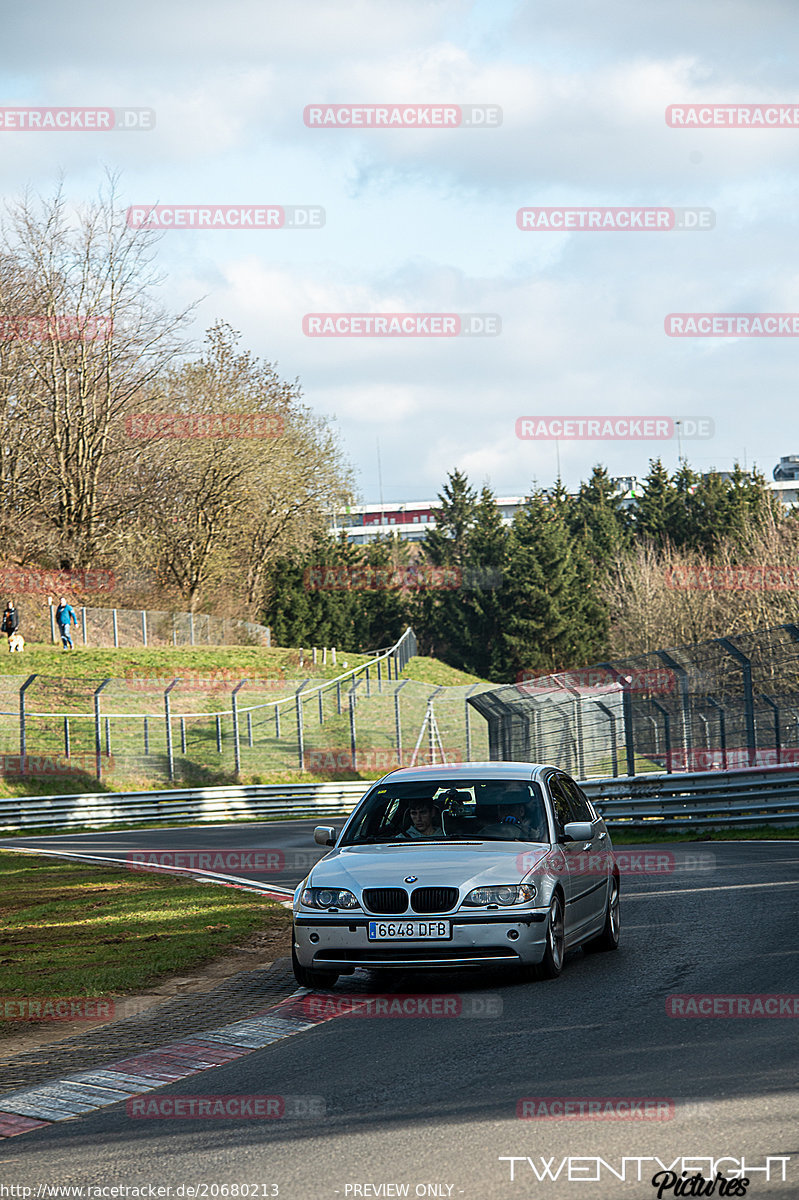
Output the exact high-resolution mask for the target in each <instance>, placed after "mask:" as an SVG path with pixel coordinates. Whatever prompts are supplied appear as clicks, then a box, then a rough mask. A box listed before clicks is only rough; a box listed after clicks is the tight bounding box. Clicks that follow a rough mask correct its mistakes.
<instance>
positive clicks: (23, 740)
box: [19, 675, 36, 775]
mask: <svg viewBox="0 0 799 1200" xmlns="http://www.w3.org/2000/svg"><path fill="white" fill-rule="evenodd" d="M35 678H36V676H35V675H29V676H28V678H27V679H26V680H25V682H24V683H23V685H22V687H21V688H20V689H19V769H20V774H21V775H24V774H25V749H26V745H27V736H26V729H25V692H26V691H27V689H28V688H29V687H30V685H31V684H32V683H33V681H34V679H35Z"/></svg>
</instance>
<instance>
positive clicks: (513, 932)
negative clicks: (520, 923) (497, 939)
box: [508, 929, 519, 942]
mask: <svg viewBox="0 0 799 1200" xmlns="http://www.w3.org/2000/svg"><path fill="white" fill-rule="evenodd" d="M518 936H519V931H518V929H509V930H508V937H509V938H510V940H511V941H512V942H515V941H516V939H517V938H518Z"/></svg>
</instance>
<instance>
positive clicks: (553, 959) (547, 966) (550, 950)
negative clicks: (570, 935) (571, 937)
mask: <svg viewBox="0 0 799 1200" xmlns="http://www.w3.org/2000/svg"><path fill="white" fill-rule="evenodd" d="M564 952H565V931H564V927H563V897H562V896H561V894H560V892H555V895H554V896H553V897H552V902H551V904H550V906H549V916H548V918H547V948H546V950H545V951H544V957H543V958H542V960H541V962H540V963H538V965H537V966H535V967H534V968H533V971H532V976H533V978H534V979H557V977H558V975H560V973H561V971H562V970H563V956H564Z"/></svg>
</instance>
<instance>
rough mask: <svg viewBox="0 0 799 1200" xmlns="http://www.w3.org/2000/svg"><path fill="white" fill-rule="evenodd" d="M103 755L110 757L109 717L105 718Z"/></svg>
mask: <svg viewBox="0 0 799 1200" xmlns="http://www.w3.org/2000/svg"><path fill="white" fill-rule="evenodd" d="M105 756H106V758H110V757H111V718H110V717H106V718H105Z"/></svg>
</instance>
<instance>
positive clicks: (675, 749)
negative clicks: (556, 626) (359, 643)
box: [469, 624, 799, 779]
mask: <svg viewBox="0 0 799 1200" xmlns="http://www.w3.org/2000/svg"><path fill="white" fill-rule="evenodd" d="M469 703H470V704H471V705H472V706H473V707H474V708H475V709H476V710H477V711H478V712H479V713H481V714H482V715H483V716H484V717H485V718H486V720H487V722H488V725H489V744H490V754H491V758H497V759H510V760H515V761H533V762H557V763H558V764H559V765H561V766H562V767H563V768H564V770H567V771H570V772H571V773H572V774H574V775H576V776H577V777H579V778H581V779H585V778H587V777H591V776H608V775H612V776H619V775H621V774H626V775H635V774H638V773H641V772H651V771H665V772H667V773H672V772H674V771H703V770H717V769H718V770H725V771H726V770H732V769H735V768H738V767H756V766H758V767H759V766H769V765H780V764H790V763H799V626H798V625H794V624H785V625H780V626H777V627H776V628H774V629H761V630H755V631H753V632H750V633H741V634H737V635H730V636H729V637H724V638H714V639H712V640H710V641H706V642H700V643H698V644H696V645H690V646H680V647H677V648H674V649H668V650H656V651H653V652H652V653H651V654H642V655H636V656H634V657H630V658H623V659H614V660H613V661H612V662H607V663H598V664H594V665H593V666H590V667H585V668H581V669H579V670H574V671H566V672H561V673H557V674H551V675H541V676H534V677H526V678H522V679H520V680H519V681H518V682H517V683H515V684H506V685H503V686H502V687H499V688H493V689H490V690H487V691H484V692H482V693H481V694H479V695H476V696H474V697H472V698H471V699H470V701H469Z"/></svg>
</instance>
